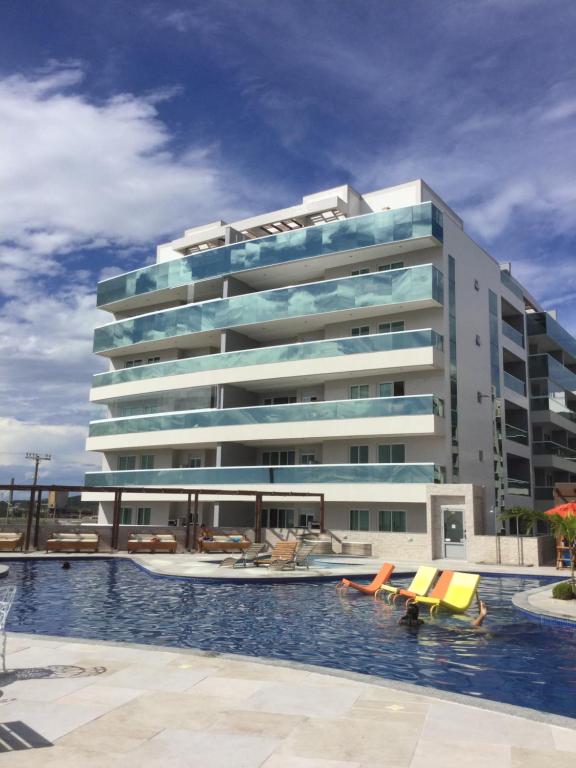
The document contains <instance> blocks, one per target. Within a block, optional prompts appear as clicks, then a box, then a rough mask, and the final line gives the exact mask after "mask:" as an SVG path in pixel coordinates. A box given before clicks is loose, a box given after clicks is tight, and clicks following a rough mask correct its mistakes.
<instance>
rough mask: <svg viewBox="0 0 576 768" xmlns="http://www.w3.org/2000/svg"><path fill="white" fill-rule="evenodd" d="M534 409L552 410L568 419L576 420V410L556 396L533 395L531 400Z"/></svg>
mask: <svg viewBox="0 0 576 768" xmlns="http://www.w3.org/2000/svg"><path fill="white" fill-rule="evenodd" d="M530 405H531V408H532V410H533V411H550V412H551V413H554V414H556V415H557V416H562V418H564V419H568V421H571V422H576V411H573V410H571V409H570V408H568V406H567V405H566V403H565V402H563V401H562V400H557V399H556V398H554V397H533V398H531V400H530Z"/></svg>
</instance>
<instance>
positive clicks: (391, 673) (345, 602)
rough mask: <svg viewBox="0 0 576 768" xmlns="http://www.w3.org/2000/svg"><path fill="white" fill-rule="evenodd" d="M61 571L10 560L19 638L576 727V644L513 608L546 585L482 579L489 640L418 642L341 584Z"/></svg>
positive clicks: (442, 630) (125, 565)
mask: <svg viewBox="0 0 576 768" xmlns="http://www.w3.org/2000/svg"><path fill="white" fill-rule="evenodd" d="M61 562H62V561H58V560H53V559H50V560H10V572H9V574H8V576H7V577H6V579H5V580H4V581H3V583H4V584H15V585H16V586H17V587H18V588H19V589H18V594H17V599H16V602H15V604H14V607H13V609H12V611H11V613H10V616H9V621H8V629H9V630H10V631H13V632H31V633H38V634H49V635H61V636H65V637H80V638H91V639H98V640H115V641H125V642H133V643H149V644H154V645H169V646H175V647H190V648H198V649H203V650H210V651H216V652H222V653H240V654H245V655H249V656H250V655H251V656H264V657H269V658H271V659H288V660H294V661H300V662H305V663H310V664H318V665H320V666H324V667H333V668H337V669H344V670H350V671H353V672H363V673H368V674H372V675H378V676H380V677H382V678H387V679H390V680H398V681H402V682H409V683H414V684H416V685H421V686H430V687H434V688H437V689H441V690H444V691H452V692H457V693H463V694H468V695H470V696H474V697H476V698H486V699H492V700H496V701H501V702H506V703H510V704H520V705H522V706H526V707H532V708H533V709H537V710H541V711H545V712H552V713H555V714H560V715H566V716H570V717H576V695H575V694H576V633H575V632H574V631H573V630H572V629H567V628H562V627H558V628H556V627H551V626H541V625H540V624H538V623H535V622H531V621H530V620H529V619H527V618H525V617H524V616H523V615H522V614H521V613H519V612H518V611H517V610H516V609H514V608H513V606H512V604H511V597H512V595H513V594H514V593H515V592H517V591H519V590H523V589H531V588H535V587H538V586H540V585H542V584H545V583H546V581H547V580H546V579H542V578H536V577H520V576H504V577H502V576H484V577H483V578H482V583H481V593H482V597H483V599H484V600H485V601H486V602H487V604H488V606H489V610H490V614H489V616H488V619H487V621H486V624H485V626H484V627H483V628H482V629H481V630H474V629H473V628H471V627H470V625H469V623H466V622H465V621H464V620H463V619H462V618H458V617H447V616H442V617H441V618H440V619H438V620H437V621H435V622H429V621H428V620H427V621H426V624H425V625H424V626H423V627H421V628H420V629H418V630H408V629H407V628H406V627H402V626H398V624H397V620H398V617H399V616H400V611H399V610H398V609H394V608H390V607H389V606H387V605H386V604H385V603H383V602H375V601H374V600H372V599H370V598H366V597H363V596H361V595H357V594H349V595H348V596H346V597H339V595H338V592H337V590H336V589H335V586H334V582H327V581H321V582H300V583H274V584H261V583H259V584H247V583H233V584H231V583H223V584H217V583H214V582H212V583H206V582H202V581H192V580H190V579H177V578H170V577H158V576H153V575H151V574H149V573H147V572H146V571H144V570H143V569H141V568H139V567H138V566H136V565H135V564H134V563H132V562H130V561H128V560H119V559H93V560H90V559H86V560H83V559H79V560H76V559H75V560H73V561H72V567H71V568H70V570H68V571H63V570H62V568H61ZM407 581H409V579H408V578H406V579H403V578H399V579H396V582H395V583H401V584H404V583H406V582H407ZM426 618H427V617H426Z"/></svg>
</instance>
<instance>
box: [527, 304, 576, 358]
mask: <svg viewBox="0 0 576 768" xmlns="http://www.w3.org/2000/svg"><path fill="white" fill-rule="evenodd" d="M526 318H527V328H528V336H547V337H548V338H549V339H550V340H551V341H552V342H553V344H554V345H555V346H556V347H558V348H560V349H562V350H564V351H565V352H566V353H568V354H569V355H570V356H571V357H572V358H575V359H576V339H575V338H574V336H572V334H571V333H568V331H567V330H565V329H564V328H563V327H562V326H561V325H560V323H558V322H556V320H554V318H552V317H550V315H548V314H546V312H534V313H533V314H528V315H527V316H526Z"/></svg>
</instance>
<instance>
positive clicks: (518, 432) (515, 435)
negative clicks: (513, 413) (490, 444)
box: [505, 424, 530, 445]
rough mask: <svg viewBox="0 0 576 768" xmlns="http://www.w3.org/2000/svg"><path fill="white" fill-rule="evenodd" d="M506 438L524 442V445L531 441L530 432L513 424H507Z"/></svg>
mask: <svg viewBox="0 0 576 768" xmlns="http://www.w3.org/2000/svg"><path fill="white" fill-rule="evenodd" d="M505 427H506V439H507V440H513V441H514V442H515V443H522V445H528V443H529V442H530V440H529V435H528V432H527V431H526V430H525V429H521V428H520V427H515V426H514V425H513V424H506V425H505Z"/></svg>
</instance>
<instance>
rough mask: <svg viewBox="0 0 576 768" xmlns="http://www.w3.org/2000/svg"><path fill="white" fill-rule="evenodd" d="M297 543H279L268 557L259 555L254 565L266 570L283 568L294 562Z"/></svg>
mask: <svg viewBox="0 0 576 768" xmlns="http://www.w3.org/2000/svg"><path fill="white" fill-rule="evenodd" d="M297 545H298V542H297V541H280V542H279V543H278V544H276V545H275V546H274V547H273V548H272V551H271V552H270V554H269V555H260V557H257V558H256V559H255V560H254V565H256V566H260V567H262V566H264V567H266V568H284V567H285V566H287V565H289V564H291V563H293V562H294V558H295V557H296V547H297Z"/></svg>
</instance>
